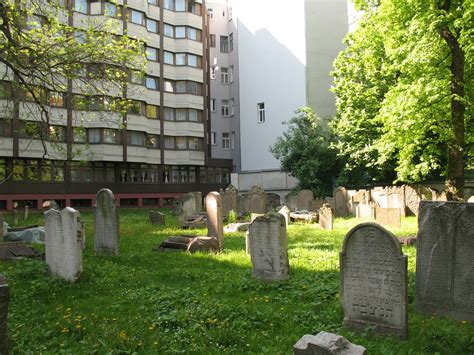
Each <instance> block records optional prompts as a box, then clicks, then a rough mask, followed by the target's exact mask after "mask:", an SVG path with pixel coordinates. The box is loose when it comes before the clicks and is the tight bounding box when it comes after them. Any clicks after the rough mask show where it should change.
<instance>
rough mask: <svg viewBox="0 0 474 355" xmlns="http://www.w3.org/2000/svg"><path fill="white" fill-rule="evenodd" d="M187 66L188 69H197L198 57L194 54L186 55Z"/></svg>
mask: <svg viewBox="0 0 474 355" xmlns="http://www.w3.org/2000/svg"><path fill="white" fill-rule="evenodd" d="M188 65H189V66H190V67H194V68H197V67H198V57H197V56H196V55H194V54H188Z"/></svg>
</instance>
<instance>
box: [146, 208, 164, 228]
mask: <svg viewBox="0 0 474 355" xmlns="http://www.w3.org/2000/svg"><path fill="white" fill-rule="evenodd" d="M148 217H149V218H150V223H151V224H155V225H164V224H165V214H164V213H161V212H158V211H150V212H149V213H148Z"/></svg>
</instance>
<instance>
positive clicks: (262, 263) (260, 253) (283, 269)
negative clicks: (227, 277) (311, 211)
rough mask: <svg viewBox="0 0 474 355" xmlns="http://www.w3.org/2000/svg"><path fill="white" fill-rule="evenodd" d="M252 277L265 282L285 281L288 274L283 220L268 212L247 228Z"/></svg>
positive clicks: (288, 265) (288, 267)
mask: <svg viewBox="0 0 474 355" xmlns="http://www.w3.org/2000/svg"><path fill="white" fill-rule="evenodd" d="M249 247H250V259H251V261H252V265H253V272H252V276H253V277H254V278H258V279H262V280H265V281H275V280H286V279H287V278H288V277H289V274H290V264H289V261H288V240H287V236H286V223H285V218H284V217H283V216H282V215H281V214H279V213H274V212H270V213H268V214H267V215H265V216H259V217H257V218H256V219H255V220H254V221H253V222H252V224H250V227H249Z"/></svg>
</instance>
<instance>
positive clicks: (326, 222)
mask: <svg viewBox="0 0 474 355" xmlns="http://www.w3.org/2000/svg"><path fill="white" fill-rule="evenodd" d="M319 226H320V227H321V228H322V229H325V230H330V231H332V230H333V226H334V213H333V210H332V208H331V205H330V204H328V203H325V204H324V205H323V207H321V208H320V209H319Z"/></svg>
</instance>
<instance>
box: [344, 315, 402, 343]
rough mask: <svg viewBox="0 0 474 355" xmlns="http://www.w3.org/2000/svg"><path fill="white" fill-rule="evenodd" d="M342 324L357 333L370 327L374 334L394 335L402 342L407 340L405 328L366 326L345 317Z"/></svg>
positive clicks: (381, 325) (379, 325)
mask: <svg viewBox="0 0 474 355" xmlns="http://www.w3.org/2000/svg"><path fill="white" fill-rule="evenodd" d="M342 324H343V326H345V327H346V328H348V329H353V330H357V331H359V332H364V331H366V330H367V327H368V326H370V327H371V328H372V330H373V331H374V332H375V333H379V334H384V335H395V336H397V337H399V338H400V339H402V340H406V339H408V331H407V329H406V328H397V327H394V326H393V325H384V324H376V323H375V322H372V323H371V324H368V323H367V322H366V321H362V320H361V321H359V320H356V319H349V318H347V317H346V318H344V321H343V322H342Z"/></svg>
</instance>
